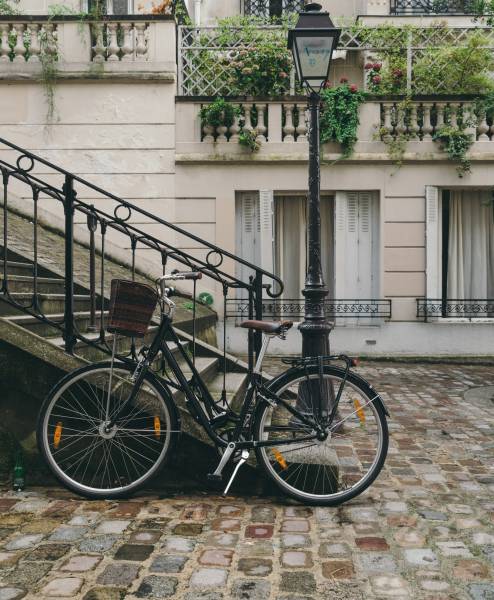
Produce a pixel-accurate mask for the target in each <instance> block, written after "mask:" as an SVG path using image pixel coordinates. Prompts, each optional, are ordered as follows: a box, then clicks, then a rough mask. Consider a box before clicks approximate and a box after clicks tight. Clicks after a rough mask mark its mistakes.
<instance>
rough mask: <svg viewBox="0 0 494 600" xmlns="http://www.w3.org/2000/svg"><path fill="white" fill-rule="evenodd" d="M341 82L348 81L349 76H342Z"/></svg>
mask: <svg viewBox="0 0 494 600" xmlns="http://www.w3.org/2000/svg"><path fill="white" fill-rule="evenodd" d="M340 83H348V77H342V78H341V79H340Z"/></svg>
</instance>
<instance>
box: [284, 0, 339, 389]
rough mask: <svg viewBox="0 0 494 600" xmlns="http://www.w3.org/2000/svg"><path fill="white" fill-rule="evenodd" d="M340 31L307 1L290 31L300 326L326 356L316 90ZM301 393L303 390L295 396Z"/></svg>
mask: <svg viewBox="0 0 494 600" xmlns="http://www.w3.org/2000/svg"><path fill="white" fill-rule="evenodd" d="M340 33H341V29H337V28H335V26H334V25H333V23H332V21H331V19H330V18H329V14H328V13H327V12H322V11H321V5H320V4H317V3H316V2H306V5H305V7H304V11H303V12H301V13H300V15H299V19H298V22H297V24H296V26H295V29H291V30H290V31H289V33H288V47H289V48H290V49H291V50H292V53H293V59H294V63H295V69H296V72H297V77H298V80H299V81H300V82H301V83H302V85H303V86H304V87H305V88H306V89H307V90H308V92H309V98H308V101H309V111H310V126H309V193H308V205H309V206H308V208H309V210H308V225H307V234H308V235H307V239H308V261H307V262H308V264H307V274H306V278H305V287H304V289H303V290H302V294H303V295H304V298H305V318H304V322H303V323H301V324H300V326H299V330H300V332H301V333H302V356H323V355H328V354H329V332H330V331H331V329H332V327H333V324H332V323H329V322H328V321H327V319H326V316H325V312H324V300H325V298H326V297H327V295H328V288H327V287H326V284H325V282H324V277H323V272H322V262H321V169H320V161H319V157H320V148H319V108H320V102H321V97H320V92H321V89H322V87H323V86H324V84H325V82H326V81H327V80H328V77H329V68H330V65H331V58H332V55H333V50H334V49H335V48H336V46H337V44H338V40H339V37H340ZM301 395H303V393H302V391H300V393H299V400H300V396H301Z"/></svg>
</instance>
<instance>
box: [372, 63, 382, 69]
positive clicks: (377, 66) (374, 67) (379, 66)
mask: <svg viewBox="0 0 494 600" xmlns="http://www.w3.org/2000/svg"><path fill="white" fill-rule="evenodd" d="M381 67H382V64H381V63H374V64H373V65H372V68H373V69H374V71H380V70H381Z"/></svg>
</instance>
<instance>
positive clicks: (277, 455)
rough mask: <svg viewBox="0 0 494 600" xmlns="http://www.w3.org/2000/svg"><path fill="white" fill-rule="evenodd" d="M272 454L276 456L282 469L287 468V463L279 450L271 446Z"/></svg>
mask: <svg viewBox="0 0 494 600" xmlns="http://www.w3.org/2000/svg"><path fill="white" fill-rule="evenodd" d="M273 454H274V457H275V458H276V462H277V463H278V464H279V465H280V467H281V468H282V469H288V465H287V464H286V460H285V458H284V457H283V454H281V452H279V451H278V450H276V448H273Z"/></svg>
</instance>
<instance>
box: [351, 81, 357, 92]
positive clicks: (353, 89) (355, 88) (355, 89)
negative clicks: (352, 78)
mask: <svg viewBox="0 0 494 600" xmlns="http://www.w3.org/2000/svg"><path fill="white" fill-rule="evenodd" d="M350 91H351V92H352V94H355V92H357V91H358V87H357V86H356V85H355V84H354V83H352V85H351V86H350Z"/></svg>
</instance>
